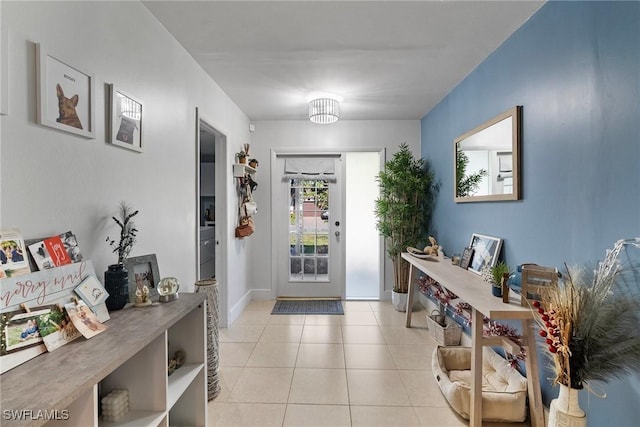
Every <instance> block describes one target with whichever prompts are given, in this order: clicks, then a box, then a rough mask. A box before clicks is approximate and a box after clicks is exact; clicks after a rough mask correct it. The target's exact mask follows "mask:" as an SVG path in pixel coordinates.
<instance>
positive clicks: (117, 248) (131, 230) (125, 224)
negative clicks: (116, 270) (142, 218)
mask: <svg viewBox="0 0 640 427" xmlns="http://www.w3.org/2000/svg"><path fill="white" fill-rule="evenodd" d="M138 212H139V211H137V210H136V211H134V210H133V209H132V208H131V207H130V206H129V205H128V204H127V203H126V202H124V201H122V202H120V205H119V206H118V215H117V216H112V217H111V218H112V219H113V220H114V221H115V223H116V224H118V226H119V227H120V240H119V241H118V242H117V244H116V241H115V240H114V239H111V238H110V237H107V239H106V241H107V242H108V243H109V246H111V247H113V251H112V252H113V253H117V254H118V264H123V263H124V261H125V260H126V259H127V258H128V257H129V254H130V253H131V250H132V249H133V244H134V243H135V242H136V237H137V233H138V229H137V228H136V225H135V223H134V222H133V220H132V218H133V217H134V216H136V215H137V214H138Z"/></svg>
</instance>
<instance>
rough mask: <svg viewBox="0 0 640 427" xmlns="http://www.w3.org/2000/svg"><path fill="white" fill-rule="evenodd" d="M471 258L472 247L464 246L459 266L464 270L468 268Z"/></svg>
mask: <svg viewBox="0 0 640 427" xmlns="http://www.w3.org/2000/svg"><path fill="white" fill-rule="evenodd" d="M471 258H473V249H472V248H464V251H463V252H462V257H461V258H460V268H464V269H465V270H466V269H468V268H469V264H471Z"/></svg>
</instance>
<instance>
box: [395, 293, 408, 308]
mask: <svg viewBox="0 0 640 427" xmlns="http://www.w3.org/2000/svg"><path fill="white" fill-rule="evenodd" d="M408 295H409V294H407V293H404V294H401V293H399V292H396V291H391V303H392V304H393V308H395V309H396V310H397V311H407V297H408Z"/></svg>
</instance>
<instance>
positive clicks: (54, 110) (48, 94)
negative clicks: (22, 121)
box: [36, 43, 95, 139]
mask: <svg viewBox="0 0 640 427" xmlns="http://www.w3.org/2000/svg"><path fill="white" fill-rule="evenodd" d="M36 74H37V77H36V83H37V90H36V93H37V97H38V99H37V121H38V124H41V125H44V126H48V127H51V128H54V129H58V130H62V131H65V132H69V133H72V134H75V135H79V136H83V137H85V138H90V139H92V138H95V108H94V107H95V78H94V76H93V74H90V73H88V72H85V71H82V70H80V69H78V68H76V67H74V66H71V65H69V64H68V63H66V62H64V61H62V60H60V59H59V58H58V57H56V56H53V55H52V54H51V53H50V52H49V51H48V50H47V49H46V47H45V46H44V45H42V44H41V43H36Z"/></svg>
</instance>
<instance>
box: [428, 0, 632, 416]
mask: <svg viewBox="0 0 640 427" xmlns="http://www.w3.org/2000/svg"><path fill="white" fill-rule="evenodd" d="M515 105H522V106H523V114H522V118H523V126H522V147H521V149H522V151H521V152H522V200H519V201H511V202H483V203H460V204H456V203H455V202H454V197H453V189H454V182H453V176H454V173H453V163H454V160H453V140H454V139H455V138H456V137H457V136H459V135H461V134H463V133H464V132H466V131H468V130H470V129H472V128H474V127H476V126H478V125H479V124H481V123H483V122H485V121H486V120H489V119H491V118H492V117H494V116H496V115H498V114H499V113H502V112H503V111H506V110H507V109H509V108H511V107H513V106H515ZM421 124H422V129H421V132H422V134H421V138H422V155H423V157H424V158H425V159H427V160H429V161H430V162H431V164H432V166H433V169H434V172H435V173H436V176H437V179H438V180H439V181H440V184H441V188H440V192H439V195H438V199H437V202H436V207H435V212H434V218H433V233H434V234H435V235H436V236H437V239H438V242H439V243H440V244H441V245H442V246H443V248H444V250H445V252H447V253H448V254H450V253H454V252H458V253H459V252H462V249H463V248H464V246H466V245H467V244H468V243H469V240H470V237H471V233H474V232H476V233H482V234H489V235H493V236H499V237H502V238H503V239H504V247H503V252H502V255H503V258H504V259H505V260H506V262H507V263H508V264H509V265H512V266H515V265H517V264H521V263H525V262H535V263H538V264H541V265H549V266H557V267H558V268H561V269H563V264H564V263H565V262H567V263H568V264H581V263H585V262H595V261H598V260H600V259H602V258H603V257H604V254H605V250H606V249H607V248H610V247H612V246H613V244H614V242H615V241H616V240H618V239H621V238H626V237H636V236H640V2H637V1H632V2H623V1H621V2H590V1H576V2H556V1H553V2H549V3H547V4H545V5H544V6H543V7H542V8H540V10H538V12H537V13H536V14H535V15H534V16H532V17H531V19H530V20H529V21H528V22H526V23H525V24H524V25H523V26H522V27H521V28H520V29H519V30H518V31H516V32H515V33H514V34H513V35H512V36H511V37H510V38H509V39H508V40H506V41H505V42H504V43H503V45H502V46H500V47H499V48H498V49H497V50H496V51H495V52H494V53H492V54H491V55H490V56H489V57H488V58H487V59H486V60H485V61H484V62H483V63H482V64H480V65H479V66H478V67H477V68H476V69H475V70H474V71H473V72H472V73H471V74H470V75H469V76H467V78H465V80H463V81H462V82H461V83H460V84H459V85H458V86H457V87H456V88H455V89H454V90H453V91H452V92H451V93H449V94H448V95H447V96H446V97H445V98H444V99H443V100H442V101H441V102H440V103H439V104H438V105H437V106H436V107H435V108H434V109H433V110H432V111H431V112H429V113H428V115H426V116H425V117H424V118H423V119H422V123H421ZM639 286H640V284H639ZM540 358H541V359H540V360H541V361H542V364H543V365H544V362H545V359H544V357H543V356H542V355H540ZM550 376H551V374H550V372H547V371H541V378H542V389H543V397H544V400H545V403H546V404H547V405H548V403H549V401H550V400H551V399H552V398H554V397H556V395H557V389H556V388H551V386H550V383H549V382H548V381H547V380H546V378H548V377H550ZM595 386H596V388H597V391H600V392H602V391H606V393H607V397H606V398H605V399H599V398H597V397H595V396H593V395H588V393H587V392H586V391H583V392H581V393H580V400H581V405H582V407H583V409H585V411H586V412H587V415H588V417H589V425H590V426H637V425H638V420H639V419H640V404H639V402H640V374H636V375H634V376H630V377H626V378H624V379H621V380H614V381H612V382H610V383H608V384H596V385H595Z"/></svg>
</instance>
